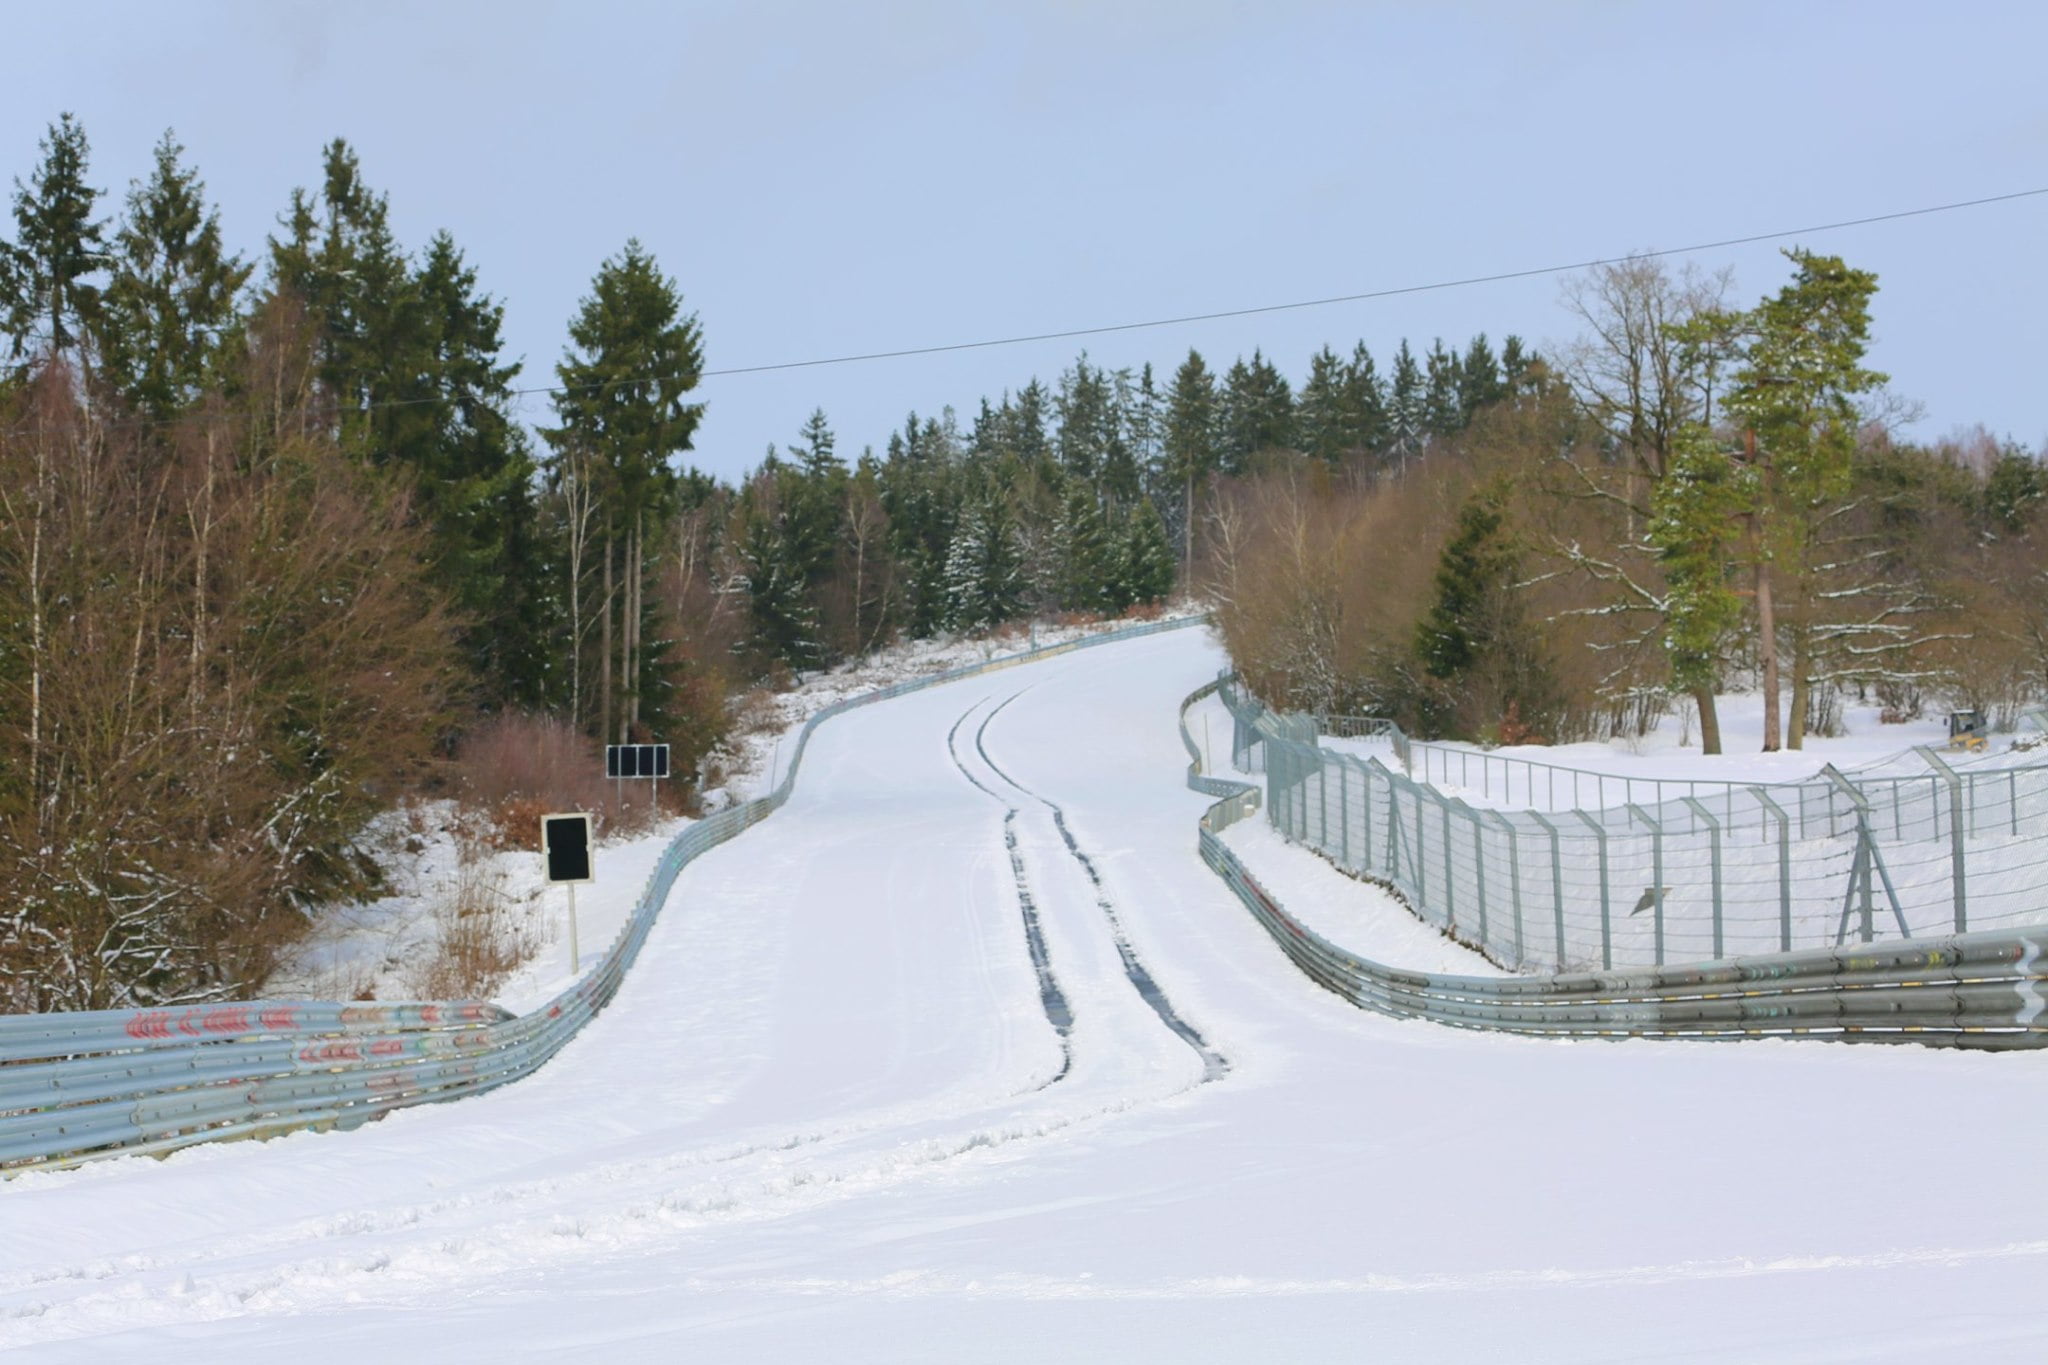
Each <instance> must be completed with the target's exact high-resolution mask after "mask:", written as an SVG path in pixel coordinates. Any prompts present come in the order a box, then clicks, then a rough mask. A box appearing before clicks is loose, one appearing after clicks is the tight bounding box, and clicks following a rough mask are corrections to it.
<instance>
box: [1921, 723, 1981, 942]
mask: <svg viewBox="0 0 2048 1365" xmlns="http://www.w3.org/2000/svg"><path fill="white" fill-rule="evenodd" d="M1918 752H1919V754H1920V757H1922V758H1924V759H1926V760H1927V764H1928V766H1929V767H1931V768H1933V769H1934V771H1935V772H1936V773H1938V774H1940V776H1941V778H1942V780H1943V781H1944V782H1946V783H1947V784H1948V840H1949V843H1948V870H1949V895H1950V898H1951V900H1952V901H1953V904H1954V907H1955V927H1956V932H1957V933H1959V934H1963V933H1968V932H1969V928H1970V913H1969V888H1968V883H1969V877H1968V872H1969V864H1968V855H1967V854H1966V853H1965V852H1964V848H1963V831H1964V826H1963V794H1962V782H1961V780H1960V779H1959V778H1958V777H1957V776H1956V770H1955V769H1954V768H1951V767H1949V766H1948V760H1946V759H1944V758H1943V757H1941V755H1939V754H1937V753H1935V752H1934V750H1933V749H1931V748H1928V747H1926V746H1924V745H1923V746H1921V748H1920V749H1919V751H1918ZM1934 804H1935V807H1936V809H1937V810H1939V808H1940V806H1941V801H1940V798H1939V797H1937V798H1936V800H1935V803H1934Z"/></svg>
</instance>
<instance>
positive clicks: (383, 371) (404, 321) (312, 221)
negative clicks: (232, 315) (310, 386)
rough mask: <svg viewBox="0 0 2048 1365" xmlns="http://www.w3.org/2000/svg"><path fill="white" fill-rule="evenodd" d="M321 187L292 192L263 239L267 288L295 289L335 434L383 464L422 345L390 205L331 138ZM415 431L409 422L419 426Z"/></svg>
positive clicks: (399, 434) (415, 392)
mask: <svg viewBox="0 0 2048 1365" xmlns="http://www.w3.org/2000/svg"><path fill="white" fill-rule="evenodd" d="M321 171H322V176H321V189H320V193H319V194H318V195H317V196H316V195H309V194H307V193H306V191H305V190H303V189H295V190H293V191H292V197H291V206H290V209H289V210H288V212H287V214H286V217H285V220H284V227H285V229H286V235H285V236H284V237H283V238H282V239H280V238H276V237H273V238H272V239H271V242H270V255H271V276H272V288H273V290H281V291H284V292H287V293H290V294H292V295H294V296H296V297H297V298H298V299H299V300H300V301H301V302H302V303H303V304H304V305H305V307H306V309H307V311H308V312H309V313H310V314H311V315H312V318H313V321H314V325H315V328H316V332H317V335H318V337H319V343H318V351H319V356H320V378H321V382H322V384H323V386H324V387H325V388H326V390H327V392H328V394H329V396H330V397H331V399H332V400H333V402H334V404H335V406H336V408H337V410H338V413H339V417H340V431H341V436H342V439H343V441H344V442H345V443H346V444H348V445H349V446H351V447H352V448H353V449H355V450H357V451H358V452H360V453H362V454H365V455H366V456H367V457H368V458H370V459H372V460H376V461H379V462H381V461H383V460H385V459H387V458H389V457H390V456H391V454H392V451H393V448H394V446H396V445H400V444H402V443H403V442H404V441H405V439H406V437H407V435H408V434H412V433H408V432H407V431H404V430H401V428H404V427H405V426H406V425H407V423H408V421H409V419H410V418H411V417H412V416H414V415H415V414H412V413H411V412H409V411H408V408H409V405H410V404H411V403H412V402H413V401H414V400H416V399H418V398H419V397H420V396H421V392H420V390H421V387H422V385H423V383H424V381H425V376H426V372H427V368H428V367H427V363H426V358H425V355H424V351H425V349H426V348H427V346H428V345H429V344H430V343H429V341H428V338H427V336H426V335H425V333H424V332H423V331H422V328H421V325H420V313H419V306H418V305H419V300H418V295H417V292H416V291H415V289H414V278H413V272H412V268H411V265H410V263H409V262H408V261H407V260H406V256H405V252H404V251H403V250H402V249H401V248H400V247H399V245H398V241H397V239H396V238H395V237H394V236H393V235H392V233H391V222H390V205H389V202H388V200H387V199H386V197H385V196H384V195H381V194H378V193H376V192H375V191H373V190H371V189H370V188H369V187H368V186H367V185H366V184H364V183H363V176H362V164H361V162H360V161H359V159H358V158H357V156H356V154H355V151H354V149H353V148H351V147H350V146H349V145H348V143H347V142H345V141H344V140H342V139H340V138H336V139H335V140H334V141H333V142H331V143H329V144H328V145H327V147H326V148H325V149H324V151H323V153H322V164H321ZM417 430H418V428H417V427H415V428H413V432H417Z"/></svg>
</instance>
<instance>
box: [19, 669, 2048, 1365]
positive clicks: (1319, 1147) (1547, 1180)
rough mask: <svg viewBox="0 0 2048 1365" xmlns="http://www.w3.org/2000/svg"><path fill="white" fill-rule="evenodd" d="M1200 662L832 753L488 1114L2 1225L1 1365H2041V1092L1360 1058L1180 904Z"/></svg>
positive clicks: (837, 747)
mask: <svg viewBox="0 0 2048 1365" xmlns="http://www.w3.org/2000/svg"><path fill="white" fill-rule="evenodd" d="M1220 662H1221V656H1220V654H1219V653H1218V652H1217V650H1216V648H1215V646H1214V645H1213V644H1211V643H1210V642H1209V641H1208V640H1207V639H1206V638H1205V637H1204V636H1203V635H1202V633H1200V632H1198V631H1182V632H1177V633H1171V634H1166V635H1160V636H1154V637H1151V638H1147V639H1141V640H1137V641H1133V642H1130V643H1126V644H1117V645H1111V646H1106V647H1104V648H1101V649H1095V650H1089V651H1082V652H1078V653H1074V654H1069V655H1065V656H1061V657H1059V658H1056V659H1053V660H1050V661H1047V662H1044V663H1040V664H1034V665H1030V666H1027V667H1022V668H1016V669H1011V670H1008V671H1005V672H1001V673H997V674H992V675H989V676H987V677H983V678H978V679H971V680H967V681H963V682H958V683H954V684H950V685H947V686H943V687H939V688H935V689H932V690H929V691H926V692H922V693H917V694H914V695H911V696H907V697H904V698H902V699H899V700H897V701H893V702H889V703H886V704H882V705H878V706H874V707H869V708H865V709H861V710H856V711H853V712H850V713H848V714H847V715H845V716H843V717H840V718H838V719H836V720H833V721H832V722H830V723H829V724H827V725H825V726H824V727H823V728H822V729H820V730H819V731H818V733H817V735H816V736H815V738H814V740H813V742H812V745H811V748H810V752H809V754H808V755H807V757H806V759H805V764H804V768H803V771H802V775H801V777H800V779H799V782H798V785H797V791H796V795H795V797H794V798H793V799H792V800H791V801H790V803H789V804H788V806H787V807H785V808H784V809H783V810H782V811H781V812H780V813H779V814H777V815H776V816H775V817H774V818H773V819H771V820H769V821H767V822H766V823H764V824H762V825H760V826H758V827H756V828H755V829H752V830H750V831H748V832H747V833H745V834H744V835H742V836H741V837H739V838H737V839H735V840H734V841H732V842H731V843H729V844H726V845H724V846H722V847H719V848H717V849H714V850H713V851H711V852H709V853H707V854H706V855H704V856H703V857H702V858H700V859H699V860H698V861H697V862H695V863H693V864H692V865H691V866H690V867H689V868H688V869H687V870H686V871H685V872H684V874H683V876H682V878H681V880H680V881H679V882H678V884H677V887H676V890H675V893H674V895H673V897H672V898H671V901H670V904H669V906H668V908H667V909H666V911H665V912H664V915H663V918H662V922H661V923H660V924H659V926H658V927H657V928H656V930H655V932H654V934H653V937H652V938H651V939H650V940H649V942H648V945H647V948H646V950H645V952H644V953H643V955H642V957H641V959H640V961H639V964H638V965H637V966H636V967H635V969H634V971H633V973H632V975H631V976H630V978H629V979H628V980H627V982H626V984H625V986H624V988H623V989H622V990H621V991H620V993H619V996H618V998H617V1000H616V1001H615V1002H614V1004H613V1005H612V1006H611V1008H610V1009H609V1010H607V1011H606V1012H605V1013H604V1014H603V1015H602V1016H601V1017H599V1018H598V1019H597V1020H596V1021H595V1022H594V1023H593V1024H591V1025H590V1027H588V1028H587V1029H586V1030H585V1031H584V1032H583V1034H582V1035H581V1036H580V1037H578V1038H577V1039H576V1040H575V1041H574V1042H573V1043H571V1044H570V1045H569V1047H568V1048H567V1049H566V1050H565V1051H564V1052H563V1053H562V1054H561V1056H560V1057H559V1058H557V1059H556V1060H555V1061H554V1062H553V1063H551V1064H550V1065H548V1066H547V1067H546V1068H544V1069H543V1070H542V1071H541V1072H540V1074H538V1075H537V1076H535V1077H534V1078H532V1079H530V1080H527V1081H525V1082H522V1083H521V1084H519V1085H516V1086H513V1087H510V1088H508V1089H506V1090H503V1091H499V1092H495V1093H492V1094H489V1095H485V1096H482V1097H479V1098H476V1099H473V1100H467V1101H464V1102H461V1103H457V1104H450V1105H442V1106H434V1107H429V1108H425V1109H418V1110H406V1111H401V1112H398V1113H394V1114H392V1115H391V1116H390V1117H389V1118H387V1119H386V1120H384V1121H383V1122H380V1123H376V1124H372V1125H369V1126H367V1127H365V1128H363V1129H361V1130H359V1131H356V1132H353V1133H335V1134H299V1135H296V1136H292V1137H287V1138H283V1139H279V1140H277V1141H273V1142H269V1143H264V1144H250V1143H243V1144H231V1145H225V1146H219V1147H202V1148H196V1149H192V1150H188V1151H185V1152H181V1153H178V1154H176V1155H175V1156H173V1157H171V1158H170V1159H168V1160H165V1161H161V1162H158V1161H153V1160H147V1159H132V1160H120V1161H110V1162H105V1163H101V1164H98V1165H94V1166H89V1167H87V1168H84V1169H81V1170H77V1171H70V1172H52V1173H30V1174H28V1175H25V1176H23V1177H21V1178H20V1179H17V1180H15V1181H12V1182H9V1183H8V1184H7V1185H6V1186H5V1187H0V1348H7V1347H14V1348H25V1349H24V1350H23V1355H24V1357H26V1358H44V1359H52V1360H79V1361H102V1360H112V1359H149V1360H152V1361H181V1360H208V1361H218V1360H223V1359H235V1360H239V1359H255V1358H259V1357H268V1358H281V1359H290V1360H292V1361H293V1362H294V1365H311V1362H320V1361H349V1362H356V1363H357V1365H361V1363H362V1362H377V1361H382V1360H388V1359H397V1358H399V1357H401V1356H403V1357H405V1358H435V1359H443V1360H467V1359H490V1358H503V1357H515V1358H526V1359H570V1360H605V1361H619V1360H668V1359H683V1358H687V1359H693V1360H720V1361H726V1360H731V1361H740V1360H745V1361H777V1360H785V1359H787V1360H804V1361H851V1360H862V1361H866V1360H872V1361H903V1360H942V1361H974V1360H1003V1361H1008V1360H1086V1361H1095V1360H1162V1361H1268V1360H1294V1359H1304V1358H1310V1357H1314V1358H1324V1359H1346V1360H1402V1361H1406V1360H1480V1359H1499V1360H1517V1361H1520V1360H1560V1361H1563V1360H1570V1361H1641V1360H1653V1359H1684V1360H1688V1361H1700V1360H1731V1361H1732V1360H1756V1359H1786V1360H1838V1359H1854V1360H1922V1359H1934V1358H1941V1357H1944V1356H1947V1355H1952V1354H1959V1353H1960V1348H1963V1347H1965V1346H1967V1347H1968V1349H1969V1352H1970V1358H1971V1359H1973V1360H2006V1359H2010V1360H2037V1359H2040V1358H2042V1356H2043V1355H2044V1353H2048V1225H2044V1220H2043V1218H2042V1216H2041V1200H2040V1195H2039V1193H2038V1191H2037V1189H2036V1180H2035V1175H2036V1172H2037V1170H2038V1161H2037V1160H2036V1157H2037V1154H2038V1152H2039V1150H2040V1143H2041V1141H2042V1137H2043V1134H2044V1133H2048V1057H2044V1056H2040V1055H1967V1054H1953V1053H1940V1052H1931V1051H1921V1050H1918V1049H1897V1050H1893V1049H1876V1048H1873V1049H1867V1050H1866V1049H1855V1048H1847V1047H1834V1046H1827V1045H1823V1044H1814V1043H1740V1044H1716V1045H1703V1044H1690V1045H1688V1044H1658V1043H1647V1042H1631V1043H1611V1044H1589V1043H1560V1042H1542V1041H1531V1040H1526V1039H1516V1038H1503V1037H1494V1036H1487V1035H1480V1034H1471V1033H1461V1032H1452V1031H1449V1030H1443V1029H1438V1028H1435V1027H1433V1026H1430V1025H1427V1024H1420V1023H1403V1022H1397V1021H1393V1020H1388V1019H1384V1018H1380V1017H1377V1016H1373V1015H1369V1014H1365V1013H1362V1012H1360V1011H1359V1010H1357V1009H1354V1008H1353V1007H1351V1006H1350V1005H1347V1004H1345V1003H1344V1002H1342V1001H1340V1000H1338V999H1337V998H1336V997H1334V996H1332V995H1329V994H1327V993H1325V992H1323V991H1321V990H1319V989H1317V988H1316V987H1314V986H1312V985H1310V984H1309V983H1308V982H1306V981H1305V980H1304V979H1303V978H1302V977H1301V976H1299V975H1298V974H1297V973H1296V972H1295V971H1294V969H1293V968H1292V967H1291V966H1289V965H1288V963H1287V962H1286V960H1285V959H1284V958H1283V957H1282V956H1281V955H1280V954H1279V952H1278V951H1277V950H1276V949H1275V948H1274V947H1273V945H1272V944H1271V942H1270V941H1269V940H1268V939H1267V938H1266V937H1265V935H1264V933H1263V932H1262V931H1261V930H1260V929H1259V928H1258V927H1257V925H1255V924H1254V923H1253V922H1252V921H1251V919H1250V918H1249V917H1248V916H1247V915H1246V914H1245V912H1244V911H1243V909H1242V908H1241V907H1240V906H1239V905H1238V903H1237V902H1236V901H1235V900H1234V899H1233V897H1232V896H1231V895H1230V893H1229V892H1228V891H1227V890H1225V889H1224V888H1223V886H1222V885H1221V884H1220V883H1219V882H1217V880H1216V879H1215V878H1214V876H1213V875H1212V874H1211V873H1210V872H1209V871H1208V869H1207V868H1205V867H1204V866H1203V865H1202V863H1201V861H1200V860H1199V859H1198V858H1197V857H1196V854H1195V851H1194V850H1195V839H1194V824H1195V820H1196V818H1197V817H1198V815H1199V814H1200V812H1201V810H1202V809H1203V807H1204V806H1205V805H1206V804H1207V799H1206V798H1203V797H1201V796H1198V795H1196V794H1194V793H1191V792H1189V791H1187V790H1186V789H1185V787H1184V786H1183V784H1182V782H1183V774H1184V772H1185V767H1186V755H1185V752H1184V751H1183V750H1182V748H1181V745H1180V740H1179V737H1178V734H1177V730H1176V717H1177V707H1178V703H1179V701H1180V699H1181V698H1182V697H1183V696H1184V695H1185V694H1186V693H1187V692H1189V691H1190V690H1192V689H1193V688H1194V687H1196V686H1197V685H1199V684H1200V683H1202V682H1203V681H1204V680H1206V679H1207V678H1209V677H1213V676H1214V674H1215V670H1216V668H1217V667H1218V666H1219V664H1220ZM1282 855H1285V856H1301V855H1295V854H1293V853H1292V852H1291V851H1287V850H1279V851H1275V854H1274V856H1282ZM600 874H602V869H600ZM1329 875H1330V876H1332V877H1334V875H1335V874H1329ZM1297 880H1298V874H1297Z"/></svg>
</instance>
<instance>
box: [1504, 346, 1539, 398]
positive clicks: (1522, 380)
mask: <svg viewBox="0 0 2048 1365" xmlns="http://www.w3.org/2000/svg"><path fill="white" fill-rule="evenodd" d="M1535 363H1536V357H1535V356H1534V355H1532V354H1530V353H1529V352H1528V351H1527V350H1525V349H1523V346H1522V339H1521V338H1520V337H1518V336H1516V335H1514V334H1513V333H1512V332H1511V333H1509V334H1508V336H1507V339H1506V340H1504V341H1502V342H1501V344H1500V377H1501V383H1502V384H1503V385H1505V386H1506V388H1507V391H1508V393H1509V394H1510V395H1513V394H1519V393H1522V392H1524V391H1525V390H1526V389H1527V387H1528V385H1529V382H1530V380H1531V379H1532V377H1533V375H1534V370H1533V368H1532V367H1533V366H1534V365H1535Z"/></svg>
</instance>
